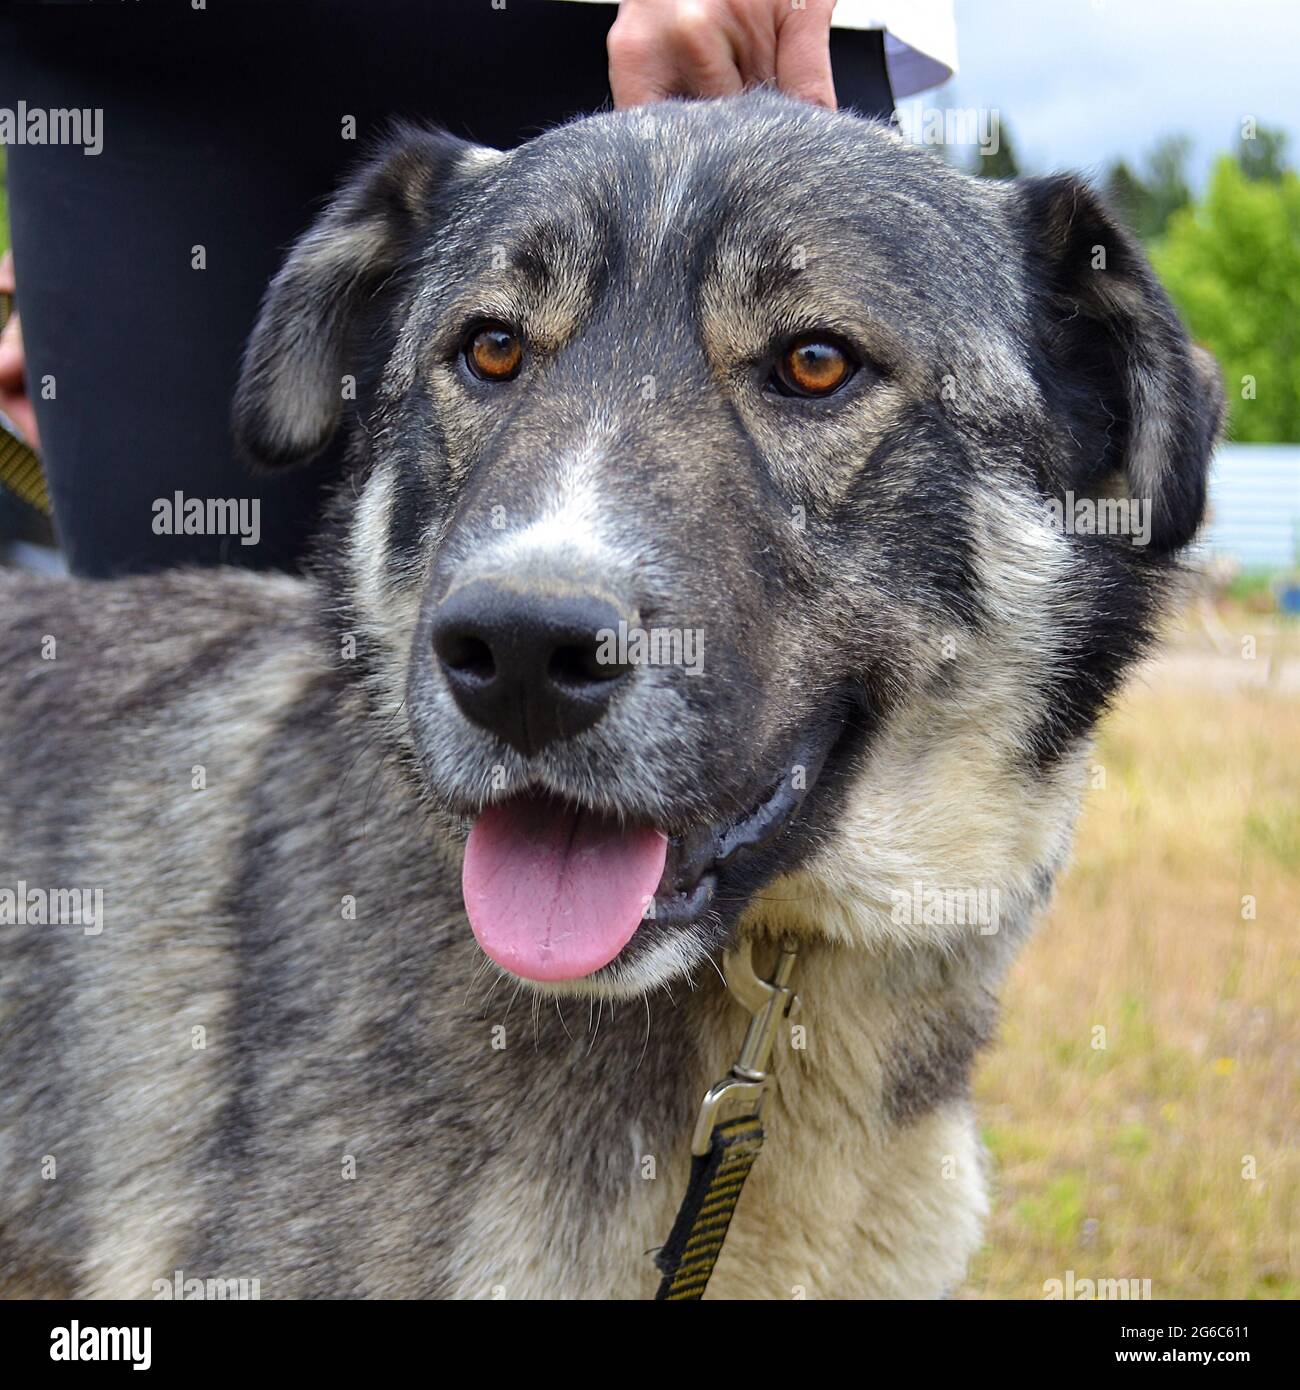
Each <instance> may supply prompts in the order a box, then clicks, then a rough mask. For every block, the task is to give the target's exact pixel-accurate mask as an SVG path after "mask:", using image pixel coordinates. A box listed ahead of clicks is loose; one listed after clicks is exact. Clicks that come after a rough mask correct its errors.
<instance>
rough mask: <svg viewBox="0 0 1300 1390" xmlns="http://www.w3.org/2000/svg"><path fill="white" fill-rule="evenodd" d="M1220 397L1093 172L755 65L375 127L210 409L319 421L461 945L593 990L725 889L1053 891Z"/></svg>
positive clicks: (822, 900) (816, 909)
mask: <svg viewBox="0 0 1300 1390" xmlns="http://www.w3.org/2000/svg"><path fill="white" fill-rule="evenodd" d="M1220 412H1221V393H1220V391H1219V388H1218V385H1217V381H1216V378H1215V376H1214V373H1213V369H1212V366H1211V365H1210V364H1209V362H1208V359H1203V358H1202V356H1201V355H1200V354H1198V352H1197V351H1196V350H1195V349H1193V348H1192V347H1191V345H1190V344H1189V342H1188V340H1187V337H1186V335H1185V333H1184V331H1183V329H1182V328H1181V326H1180V325H1179V323H1178V320H1177V318H1176V316H1175V315H1174V313H1173V311H1172V309H1171V308H1170V305H1169V303H1168V301H1167V300H1166V298H1165V296H1164V294H1163V293H1162V291H1161V289H1160V288H1159V286H1158V284H1157V283H1156V281H1155V279H1154V278H1153V276H1152V273H1151V271H1150V269H1149V267H1148V266H1147V263H1146V261H1145V259H1144V257H1143V255H1142V253H1141V251H1140V250H1139V249H1138V247H1137V245H1136V244H1135V243H1134V241H1133V240H1132V239H1131V238H1130V237H1129V236H1128V235H1127V234H1126V233H1125V232H1124V231H1122V230H1121V229H1120V228H1119V227H1118V226H1117V225H1116V224H1115V222H1114V221H1113V220H1112V219H1111V217H1110V216H1109V215H1108V214H1107V213H1106V212H1105V210H1104V209H1103V208H1102V207H1101V205H1100V204H1099V203H1098V201H1097V199H1096V198H1095V197H1094V195H1093V194H1092V193H1091V192H1089V190H1088V189H1087V188H1086V187H1085V186H1084V185H1082V184H1080V183H1078V182H1076V181H1075V180H1073V179H1069V178H1052V179H1042V180H1027V181H1022V182H1020V183H1016V184H998V183H989V182H981V181H977V180H974V179H971V178H968V177H967V176H965V175H963V174H960V173H958V172H956V171H954V170H952V169H950V168H948V167H946V166H945V165H944V164H942V163H941V162H940V161H939V160H937V159H935V158H933V157H932V156H930V155H928V154H925V153H922V152H920V151H917V150H914V149H911V148H908V147H906V146H904V145H903V144H902V143H900V142H899V141H898V140H897V139H896V138H895V137H894V136H893V135H892V134H891V133H890V132H889V131H888V130H887V129H886V128H884V127H882V126H879V125H877V124H872V123H868V122H864V121H861V120H858V119H855V118H853V117H851V116H847V115H842V114H841V115H836V114H831V113H828V112H825V111H821V110H818V109H815V108H812V107H806V106H800V105H796V104H794V103H791V102H789V101H786V100H784V99H781V98H778V97H775V96H772V95H766V94H764V95H756V96H750V97H745V98H741V99H737V100H732V101H725V102H710V103H699V104H669V105H666V106H660V107H654V108H647V109H642V110H636V111H632V112H627V113H623V114H614V115H602V116H598V117H593V118H591V119H587V120H582V121H578V122H575V123H574V124H571V125H568V126H565V127H563V128H560V129H557V130H554V131H551V132H549V133H548V134H545V135H543V136H541V137H540V138H538V139H536V140H534V141H533V142H531V143H530V144H528V145H525V146H524V147H522V148H521V149H518V150H515V151H513V152H512V153H509V154H501V153H498V152H495V151H490V150H486V149H482V148H478V147H474V146H470V145H466V144H464V143H462V142H459V141H456V140H454V139H452V138H450V137H448V136H446V135H442V134H437V133H429V132H423V131H416V130H403V131H400V132H398V133H397V134H396V135H395V136H394V137H393V138H392V139H391V141H390V142H389V144H388V145H387V146H386V147H384V148H383V149H382V150H381V151H380V152H379V153H378V155H377V157H376V158H374V159H373V160H372V161H371V162H370V163H368V164H367V165H366V166H365V167H363V168H362V169H361V171H360V172H359V173H358V174H357V176H356V177H355V178H354V179H353V180H352V181H351V182H350V183H349V185H348V186H347V187H346V188H345V189H344V190H343V192H342V193H341V194H340V195H339V197H338V198H337V199H336V201H335V202H334V203H333V205H332V206H331V207H330V208H329V209H328V210H327V211H326V212H325V213H324V215H323V216H322V217H321V218H320V220H319V221H318V222H317V224H316V225H315V226H314V227H313V228H312V229H311V231H310V232H308V234H307V235H306V236H305V237H304V238H303V239H302V240H301V241H300V242H299V243H298V245H297V246H296V247H295V248H294V250H293V252H292V254H291V255H290V256H289V258H288V261H287V263H286V264H285V266H284V268H283V269H282V270H281V272H280V274H279V275H278V277H277V278H276V280H275V281H274V283H273V284H272V286H271V288H270V291H269V293H268V296H267V299H266V303H265V305H264V307H263V311H262V315H261V318H260V321H259V323H258V325H257V328H256V331H255V333H254V335H253V337H252V340H251V342H250V345H249V349H248V353H247V357H246V361H245V366H244V373H243V377H242V380H241V384H240V389H239V395H238V399H237V403H236V428H237V434H238V438H239V440H240V442H241V445H242V447H243V448H244V450H245V451H246V452H247V453H248V454H249V455H250V456H251V457H252V458H253V459H254V460H255V461H257V462H258V463H260V464H261V465H263V466H274V465H282V464H289V463H294V462H298V461H301V460H305V459H307V458H309V457H311V456H312V455H313V454H314V453H316V452H317V451H319V450H320V449H321V448H322V446H323V445H324V444H325V443H326V442H327V441H328V440H329V439H330V438H331V436H332V435H333V434H334V432H335V431H336V430H337V429H338V428H339V427H340V425H341V424H342V423H343V422H344V421H345V420H346V422H347V424H348V425H349V427H350V428H351V431H352V435H353V441H354V443H353V448H354V453H355V459H356V475H355V478H354V479H352V480H351V482H350V485H349V487H347V488H346V489H345V490H344V492H343V494H342V498H343V501H344V505H342V506H341V507H340V519H341V521H342V522H343V524H344V525H345V526H346V535H345V537H344V538H341V539H339V540H338V541H337V544H336V545H335V549H336V551H337V555H338V560H337V563H336V565H335V568H336V569H337V570H339V571H340V572H341V573H343V575H344V576H345V581H344V583H343V584H342V586H341V589H342V594H343V598H344V607H345V621H346V623H347V624H348V627H349V629H350V630H352V631H354V632H355V634H356V636H357V640H358V642H359V644H360V647H359V652H358V661H357V663H356V664H357V667H358V669H360V670H361V671H362V672H363V673H364V677H365V679H366V681H367V684H368V688H369V691H370V694H371V697H372V700H373V701H374V705H375V708H376V710H377V714H378V717H380V718H384V719H385V720H387V721H388V722H389V724H390V726H391V727H392V728H393V729H394V730H395V731H396V736H397V737H398V738H399V739H400V740H401V741H402V743H403V746H404V749H405V751H406V753H407V754H410V755H413V757H410V758H408V761H409V762H410V763H411V765H412V766H413V767H415V768H417V769H418V776H419V778H420V781H421V783H422V789H423V790H424V791H425V793H426V794H427V797H428V799H429V800H430V801H431V802H432V804H434V805H435V806H437V807H438V808H440V809H441V811H442V812H444V813H446V814H447V815H448V816H449V817H451V818H453V820H455V819H459V821H460V823H461V824H462V825H465V824H468V823H469V822H470V821H471V820H472V822H473V824H472V829H471V831H470V833H469V839H468V844H467V848H466V853H465V868H464V887H465V896H466V903H467V907H468V910H469V915H470V920H471V922H472V924H473V927H474V930H475V933H476V935H477V936H478V938H479V941H480V942H481V944H482V945H483V946H484V948H485V949H486V951H487V952H488V953H489V955H491V956H492V957H493V958H494V959H495V960H496V961H497V962H499V963H500V964H502V965H504V966H506V967H508V968H509V969H511V970H513V971H514V972H516V973H517V974H519V975H521V976H524V977H527V978H530V979H534V980H538V981H550V982H560V981H564V982H567V983H566V987H568V988H579V987H582V988H593V987H594V988H597V989H604V990H608V991H613V992H619V991H622V990H628V989H638V988H643V987H645V986H647V985H651V984H654V983H657V982H661V981H663V980H666V979H668V978H670V977H671V976H673V975H674V974H676V973H678V972H680V971H683V970H689V969H690V968H691V967H692V966H693V965H694V964H696V963H697V962H699V961H700V960H701V959H702V958H703V956H704V955H705V954H706V953H707V952H708V951H710V950H712V949H713V948H715V947H716V946H717V945H718V944H719V943H720V942H721V941H722V940H723V939H724V938H725V936H726V934H727V933H728V932H729V931H730V930H731V929H732V927H733V926H734V924H735V922H736V920H737V918H738V917H739V916H740V914H741V913H742V912H745V911H748V912H750V913H751V914H752V916H753V917H754V919H755V920H756V921H760V922H766V924H767V925H769V926H772V927H773V928H779V929H781V930H793V931H799V930H804V931H820V932H823V933H827V934H829V935H831V936H833V937H839V938H842V939H851V940H855V941H859V942H861V941H862V940H864V939H870V938H872V937H879V936H880V935H881V934H883V933H893V934H895V935H903V936H909V935H914V934H927V935H929V936H931V937H933V936H934V935H935V934H936V933H938V932H941V931H942V930H943V927H942V925H935V924H934V923H932V922H930V921H928V919H927V920H921V921H916V920H913V917H912V916H910V915H908V914H906V913H904V914H902V916H901V918H900V913H899V911H898V903H899V901H900V898H899V895H900V894H901V893H906V894H908V895H909V896H910V897H914V894H915V890H916V889H917V888H918V887H919V886H920V885H965V886H985V887H991V888H993V889H994V890H995V891H997V890H1000V891H1002V892H1005V893H1007V894H1011V895H1015V894H1017V893H1025V894H1030V893H1032V892H1033V891H1035V885H1038V890H1041V884H1042V881H1043V878H1044V876H1045V874H1046V873H1047V872H1048V871H1050V869H1051V868H1053V867H1054V866H1055V863H1056V862H1057V861H1058V860H1059V858H1060V855H1061V853H1062V848H1063V845H1064V843H1065V841H1066V839H1067V838H1068V830H1069V821H1070V817H1071V811H1072V806H1073V802H1074V800H1075V792H1076V790H1077V783H1078V779H1079V761H1080V758H1081V756H1082V751H1081V750H1082V749H1084V748H1085V747H1086V740H1087V736H1088V734H1089V731H1090V730H1091V728H1092V725H1093V723H1094V721H1095V719H1096V717H1097V715H1098V714H1099V712H1100V710H1101V709H1102V707H1103V705H1104V703H1105V701H1106V699H1107V697H1108V696H1109V695H1110V693H1111V692H1112V690H1113V689H1114V687H1115V685H1116V683H1117V681H1118V679H1119V678H1120V675H1121V674H1122V672H1123V670H1124V668H1125V667H1126V666H1127V665H1129V664H1130V663H1131V662H1132V661H1133V660H1134V658H1135V657H1136V656H1137V655H1138V654H1139V652H1140V651H1141V649H1142V646H1143V642H1144V640H1145V638H1146V636H1147V635H1148V633H1149V632H1150V629H1151V625H1152V621H1153V618H1154V616H1155V613H1156V610H1157V605H1158V601H1159V598H1160V595H1161V591H1162V588H1163V587H1164V584H1163V580H1164V578H1165V576H1166V575H1167V574H1168V573H1169V571H1170V570H1171V568H1172V567H1173V563H1174V561H1173V557H1174V555H1175V552H1177V551H1178V550H1179V548H1180V547H1182V546H1184V545H1185V544H1186V543H1187V542H1188V540H1189V539H1190V538H1191V536H1192V535H1193V533H1194V532H1195V530H1196V528H1197V525H1198V523H1199V522H1200V519H1201V514H1202V510H1203V506H1204V494H1205V476H1206V468H1207V461H1208V456H1209V452H1210V449H1211V446H1212V442H1213V439H1214V437H1215V434H1216V430H1217V427H1218V422H1219V417H1220ZM354 497H355V498H356V499H357V500H356V501H355V502H353V501H352V499H353V498H354ZM922 915H923V917H924V914H922ZM579 980H585V981H587V984H585V985H583V986H579V985H577V984H576V983H575V982H576V981H579Z"/></svg>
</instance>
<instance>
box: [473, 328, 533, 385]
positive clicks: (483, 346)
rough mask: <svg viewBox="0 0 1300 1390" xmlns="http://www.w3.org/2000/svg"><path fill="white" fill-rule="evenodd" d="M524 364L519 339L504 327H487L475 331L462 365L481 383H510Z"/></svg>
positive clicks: (513, 332) (522, 348)
mask: <svg viewBox="0 0 1300 1390" xmlns="http://www.w3.org/2000/svg"><path fill="white" fill-rule="evenodd" d="M523 360H524V345H523V343H521V342H520V341H519V335H518V334H517V333H516V332H515V331H514V329H512V328H507V327H506V325H505V324H503V323H488V324H484V325H483V327H482V328H478V329H475V331H474V332H473V333H471V334H470V336H469V341H468V342H467V343H466V344H465V361H466V362H468V363H469V369H470V371H472V372H473V373H474V375H475V376H476V377H479V378H481V379H482V380H483V381H509V380H510V378H511V377H513V376H515V375H517V373H518V371H519V368H520V366H521V365H522V364H523Z"/></svg>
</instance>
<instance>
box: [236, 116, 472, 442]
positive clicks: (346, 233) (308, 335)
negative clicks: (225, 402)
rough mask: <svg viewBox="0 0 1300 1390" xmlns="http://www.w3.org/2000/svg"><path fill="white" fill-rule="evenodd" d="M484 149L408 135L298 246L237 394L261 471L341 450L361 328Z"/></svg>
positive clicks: (427, 133) (376, 158)
mask: <svg viewBox="0 0 1300 1390" xmlns="http://www.w3.org/2000/svg"><path fill="white" fill-rule="evenodd" d="M477 148H478V147H476V146H472V145H469V144H467V143H466V142H465V141H463V140H458V139H456V138H455V137H454V136H451V135H448V134H446V133H445V132H442V131H434V130H422V129H418V128H416V127H413V126H399V127H397V128H396V129H395V130H394V131H393V133H392V134H391V135H390V136H389V137H388V138H387V139H386V140H385V142H384V143H383V145H382V146H381V147H380V148H379V149H378V150H377V152H376V153H375V154H374V155H373V156H372V157H371V158H370V159H368V160H367V161H366V162H365V163H363V164H362V165H361V166H360V168H359V169H358V170H357V171H356V172H355V173H354V174H353V176H352V177H351V178H350V179H349V180H348V182H347V183H346V184H345V185H344V187H343V188H342V190H341V191H340V192H339V193H338V194H337V195H336V196H335V198H334V199H333V201H332V202H331V203H330V205H329V207H328V208H326V210H325V211H324V212H323V213H322V214H321V215H320V217H318V218H317V219H316V221H315V223H313V225H312V226H311V228H310V229H309V230H308V231H307V232H305V233H304V234H303V236H302V237H301V238H300V239H299V240H298V242H297V243H296V244H295V245H294V247H293V250H292V251H290V253H289V257H288V259H287V260H286V261H285V263H284V265H283V266H282V267H281V269H280V271H279V273H278V274H277V275H276V277H275V279H274V280H272V281H271V284H270V287H269V288H268V290H267V292H266V296H265V298H264V299H263V301H262V307H261V312H260V313H259V314H258V319H257V325H256V327H255V328H254V329H253V333H252V336H251V337H250V338H249V340H248V346H247V348H246V349H245V351H244V360H243V365H242V367H241V369H240V374H239V384H238V386H237V388H236V391H235V405H234V419H233V424H234V434H235V443H236V445H237V446H238V448H239V449H240V451H241V452H242V453H243V454H244V456H245V457H246V458H247V460H248V461H249V462H251V463H253V464H254V465H257V466H260V467H263V468H273V467H277V466H280V465H283V464H290V463H301V462H303V461H305V460H307V459H309V458H311V457H313V456H314V455H315V454H318V453H319V452H320V451H321V450H322V449H323V448H324V447H325V445H326V444H328V443H329V441H330V439H331V438H332V437H333V435H334V432H335V430H336V429H337V428H338V425H339V421H340V418H341V416H342V413H343V398H344V386H343V376H344V374H345V372H346V370H347V366H346V359H347V354H348V350H349V342H350V338H351V332H350V330H351V328H352V325H353V322H354V320H355V319H356V317H357V316H358V314H359V313H360V311H361V310H362V309H363V308H364V307H365V304H366V301H367V299H368V298H369V297H370V296H371V295H373V294H374V292H375V291H376V289H377V288H378V287H379V286H380V285H382V284H383V283H384V281H385V280H386V279H387V278H388V277H389V276H390V275H391V274H392V273H393V271H394V270H395V269H396V268H397V267H398V266H399V265H400V264H401V262H402V258H403V257H404V256H405V254H406V253H407V251H408V250H409V249H410V248H411V246H412V245H413V244H414V243H415V241H416V239H417V238H418V236H419V234H420V233H421V231H422V230H424V229H426V228H427V227H428V226H429V225H430V223H431V221H432V219H433V218H434V217H436V215H437V209H438V204H439V201H440V196H441V195H443V194H445V191H446V187H447V185H448V183H449V182H450V181H451V180H452V179H453V178H454V175H455V172H456V170H457V168H458V166H460V165H462V163H463V162H464V161H465V158H466V156H467V154H468V153H469V152H470V151H471V150H476V149H477Z"/></svg>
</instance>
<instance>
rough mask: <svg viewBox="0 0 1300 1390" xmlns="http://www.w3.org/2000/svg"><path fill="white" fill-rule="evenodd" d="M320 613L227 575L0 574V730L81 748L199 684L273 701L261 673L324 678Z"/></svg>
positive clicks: (263, 583) (273, 589)
mask: <svg viewBox="0 0 1300 1390" xmlns="http://www.w3.org/2000/svg"><path fill="white" fill-rule="evenodd" d="M319 612H320V603H319V596H318V593H317V590H316V588H315V586H314V584H313V583H312V582H310V581H308V580H304V579H298V578H294V577H290V576H287V575H262V574H256V573H251V572H247V571H242V570H236V569H233V568H214V569H207V570H197V569H195V570H178V571H170V572H167V573H165V574H158V575H149V576H141V577H133V578H130V579H122V580H112V581H87V580H78V579H66V578H49V577H43V576H34V575H28V574H23V573H17V572H12V571H5V572H0V728H4V727H6V726H8V728H9V729H10V730H11V731H13V732H16V731H19V730H24V731H26V733H25V735H24V737H25V738H26V739H27V740H29V741H30V740H31V739H32V738H33V737H34V736H35V737H37V738H40V739H42V741H44V740H53V739H57V738H58V737H59V736H60V734H70V735H76V736H77V737H78V740H79V741H82V740H84V738H85V737H86V735H87V734H88V733H90V732H91V731H93V730H96V729H100V728H104V727H108V726H111V727H112V728H113V729H114V730H120V729H123V728H125V727H129V726H131V725H133V724H141V723H143V724H148V723H157V722H159V721H162V720H165V719H166V717H167V712H168V710H169V709H170V708H174V707H175V706H176V705H177V703H178V702H181V701H183V700H185V699H186V698H188V697H189V696H192V695H193V694H194V693H195V692H196V691H198V690H199V689H201V688H205V687H206V688H207V689H209V690H218V691H220V690H222V689H224V690H225V691H226V692H227V693H228V694H229V695H231V696H234V695H235V694H236V693H237V692H238V691H239V690H240V689H243V688H246V687H247V686H248V685H249V684H250V682H252V683H261V684H262V685H263V687H264V689H265V690H266V691H267V693H268V694H272V693H273V692H274V689H275V687H276V682H275V681H271V682H269V683H268V682H266V681H265V673H266V671H267V669H268V668H269V669H271V670H278V671H279V672H280V673H281V676H282V677H285V676H288V675H290V674H291V675H292V676H293V677H294V678H295V680H296V683H297V684H301V682H302V680H303V679H304V678H306V679H310V678H311V677H312V676H314V675H320V676H322V677H324V676H325V675H326V674H327V673H328V669H329V663H328V660H327V657H326V651H327V643H326V638H325V635H324V631H323V628H322V625H321V622H320V620H319V617H318V614H319ZM281 683H283V681H282V682H281ZM38 731H39V732H38Z"/></svg>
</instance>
